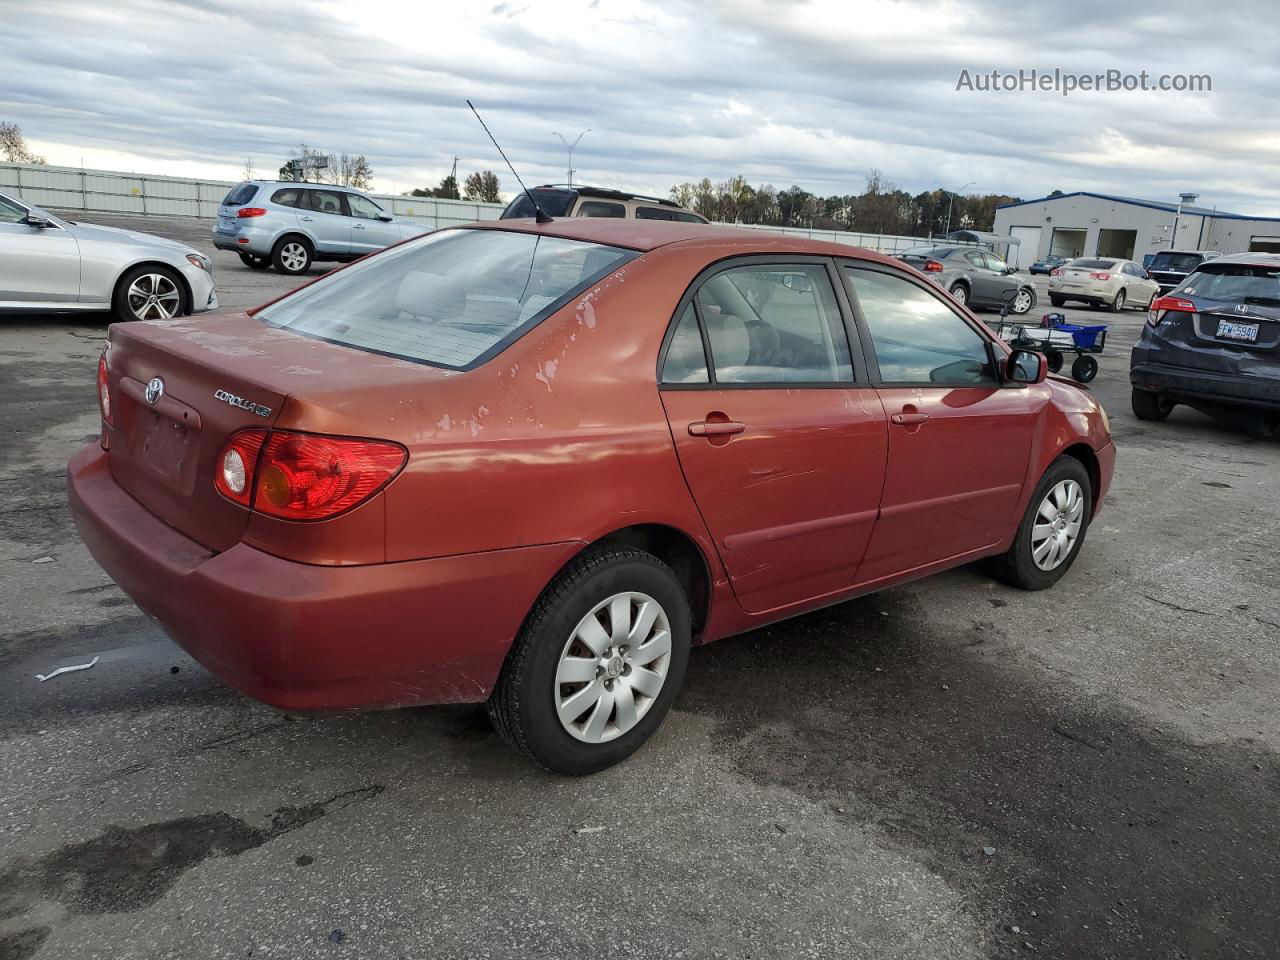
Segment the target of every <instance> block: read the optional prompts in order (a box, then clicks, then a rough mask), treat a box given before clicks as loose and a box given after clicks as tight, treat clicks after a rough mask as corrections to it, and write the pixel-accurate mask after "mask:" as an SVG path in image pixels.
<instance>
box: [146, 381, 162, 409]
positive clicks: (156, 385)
mask: <svg viewBox="0 0 1280 960" xmlns="http://www.w3.org/2000/svg"><path fill="white" fill-rule="evenodd" d="M163 396H164V381H163V380H161V379H160V378H159V377H152V378H151V382H150V383H148V384H147V392H146V393H144V394H143V398H144V399H145V400H146V401H147V403H149V404H151V406H153V407H154V406H155V405H156V404H157V403H159V402H160V398H161V397H163Z"/></svg>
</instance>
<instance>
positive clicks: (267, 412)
mask: <svg viewBox="0 0 1280 960" xmlns="http://www.w3.org/2000/svg"><path fill="white" fill-rule="evenodd" d="M213 396H214V399H215V400H221V401H222V402H223V403H229V404H231V406H233V407H239V408H240V409H241V410H248V411H249V412H250V413H256V414H257V415H258V416H260V417H269V416H271V408H270V407H264V406H263V405H262V404H260V403H254V402H253V401H252V400H246V399H245V398H244V397H237V396H236V395H235V394H234V393H228V392H227V391H226V390H215V391H213Z"/></svg>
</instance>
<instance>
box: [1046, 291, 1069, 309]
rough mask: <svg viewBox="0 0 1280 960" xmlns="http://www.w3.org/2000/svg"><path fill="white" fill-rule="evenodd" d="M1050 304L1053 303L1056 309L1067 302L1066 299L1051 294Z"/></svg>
mask: <svg viewBox="0 0 1280 960" xmlns="http://www.w3.org/2000/svg"><path fill="white" fill-rule="evenodd" d="M1049 302H1050V303H1052V304H1053V305H1054V306H1055V307H1060V306H1062V305H1063V304H1064V303H1066V302H1067V301H1066V298H1065V297H1060V296H1058V295H1057V294H1056V293H1051V294H1049Z"/></svg>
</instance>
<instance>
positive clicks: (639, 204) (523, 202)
mask: <svg viewBox="0 0 1280 960" xmlns="http://www.w3.org/2000/svg"><path fill="white" fill-rule="evenodd" d="M529 193H532V194H533V195H534V196H535V197H536V198H537V200H538V206H539V207H541V208H542V211H543V212H544V213H545V214H546V215H547V216H549V217H621V218H631V219H635V220H680V221H682V222H684V223H709V222H710V221H708V220H707V218H706V217H704V216H702V215H700V214H697V213H694V212H693V211H692V210H686V209H684V208H683V207H681V206H679V205H678V204H675V203H672V202H671V201H670V200H662V199H659V198H658V197H646V196H643V195H641V194H638V193H627V192H625V191H623V190H608V189H605V188H604V187H582V186H575V187H570V186H568V185H566V184H562V183H548V184H544V185H542V186H540V187H534V188H533V189H532V190H530V191H529ZM533 215H534V209H533V203H532V201H530V200H529V197H528V195H527V194H524V193H517V194H516V197H515V199H514V200H512V201H511V202H510V203H509V204H507V209H505V210H503V211H502V216H501V218H500V219H502V220H513V219H516V218H519V217H532V216H533Z"/></svg>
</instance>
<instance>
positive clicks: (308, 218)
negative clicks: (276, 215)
mask: <svg viewBox="0 0 1280 960" xmlns="http://www.w3.org/2000/svg"><path fill="white" fill-rule="evenodd" d="M298 219H299V220H301V221H302V222H303V223H310V222H311V221H312V220H314V219H315V218H314V217H299V218H298Z"/></svg>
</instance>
